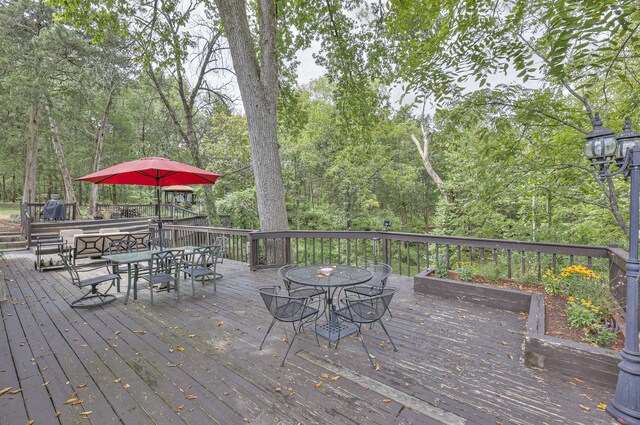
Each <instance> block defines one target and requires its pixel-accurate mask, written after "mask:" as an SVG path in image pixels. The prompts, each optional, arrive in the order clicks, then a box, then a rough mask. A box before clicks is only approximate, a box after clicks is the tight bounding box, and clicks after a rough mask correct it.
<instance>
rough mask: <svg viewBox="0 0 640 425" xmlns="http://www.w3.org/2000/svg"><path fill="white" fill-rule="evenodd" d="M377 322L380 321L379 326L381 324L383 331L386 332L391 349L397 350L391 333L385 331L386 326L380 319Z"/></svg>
mask: <svg viewBox="0 0 640 425" xmlns="http://www.w3.org/2000/svg"><path fill="white" fill-rule="evenodd" d="M378 322H379V323H380V326H382V329H383V330H384V333H386V334H387V337H389V341H391V345H393V351H398V349H397V348H396V345H395V344H394V343H393V340H392V339H391V335H389V332H387V327H386V326H385V325H384V323H382V320H378Z"/></svg>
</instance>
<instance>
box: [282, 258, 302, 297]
mask: <svg viewBox="0 0 640 425" xmlns="http://www.w3.org/2000/svg"><path fill="white" fill-rule="evenodd" d="M295 267H296V265H295V264H285V265H284V266H282V267H280V268H279V269H278V276H280V279H282V282H283V283H284V286H285V287H286V288H287V291H288V292H291V290H292V289H297V288H300V287H302V285H298V284H297V283H294V282H291V281H290V280H289V279H287V277H286V276H287V272H288V271H289V270H291V269H293V268H295Z"/></svg>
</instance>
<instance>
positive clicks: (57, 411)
mask: <svg viewBox="0 0 640 425" xmlns="http://www.w3.org/2000/svg"><path fill="white" fill-rule="evenodd" d="M60 415H62V413H60V411H59V410H56V418H57V417H58V416H60Z"/></svg>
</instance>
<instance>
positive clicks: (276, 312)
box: [258, 286, 320, 366]
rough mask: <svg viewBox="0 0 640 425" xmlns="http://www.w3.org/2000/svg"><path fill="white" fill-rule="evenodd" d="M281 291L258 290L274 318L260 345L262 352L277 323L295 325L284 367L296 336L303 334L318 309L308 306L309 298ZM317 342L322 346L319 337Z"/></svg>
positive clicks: (283, 360)
mask: <svg viewBox="0 0 640 425" xmlns="http://www.w3.org/2000/svg"><path fill="white" fill-rule="evenodd" d="M280 289H281V288H280V286H263V287H260V288H258V292H260V296H261V297H262V300H263V301H264V304H265V306H266V307H267V310H269V313H271V316H273V320H272V321H271V324H270V325H269V329H267V333H265V334H264V338H262V343H261V344H260V348H259V349H260V350H262V346H263V345H264V342H265V340H266V339H267V335H269V332H271V329H272V328H273V325H274V324H275V323H276V322H284V323H291V324H292V325H293V336H292V337H291V341H289V346H288V347H287V352H286V353H285V355H284V358H283V359H282V364H281V365H280V366H284V363H285V361H286V360H287V356H288V355H289V350H291V347H292V346H293V342H294V341H295V339H296V336H297V335H298V334H299V333H300V332H302V329H303V326H304V325H305V323H306V321H307V320H309V319H310V318H311V317H313V316H317V314H318V309H317V308H313V307H309V306H308V303H309V298H308V297H298V296H291V295H285V294H281V293H280ZM287 339H288V338H287ZM316 342H317V343H318V345H319V344H320V343H319V341H318V336H317V335H316Z"/></svg>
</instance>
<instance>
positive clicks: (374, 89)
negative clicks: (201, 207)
mask: <svg viewBox="0 0 640 425" xmlns="http://www.w3.org/2000/svg"><path fill="white" fill-rule="evenodd" d="M1 4H2V7H1V8H0V23H2V24H3V25H0V90H2V93H3V96H2V97H0V140H1V143H0V169H2V170H3V171H2V173H0V174H1V176H0V178H1V179H2V180H1V181H0V184H1V185H2V186H0V189H1V191H2V192H0V194H1V196H0V199H2V201H12V200H15V201H18V202H19V201H20V200H21V196H24V194H25V193H26V192H25V190H23V188H26V187H27V186H29V187H31V188H32V189H30V190H32V191H33V193H32V195H34V198H38V199H40V200H43V199H44V198H46V197H47V196H49V195H50V194H51V193H60V194H65V193H66V188H65V184H64V182H63V177H64V170H65V169H67V170H68V172H69V175H70V176H71V177H78V176H80V175H84V174H87V173H89V172H91V171H92V168H93V167H92V164H94V163H95V159H96V157H99V161H98V162H99V167H100V168H103V167H106V166H109V165H112V164H115V163H118V162H122V161H126V160H131V159H135V158H138V157H141V156H151V155H158V156H168V157H171V158H173V159H177V160H180V161H184V162H188V163H192V164H194V165H196V166H201V167H204V168H207V169H209V170H211V171H216V172H219V173H221V174H223V175H224V177H223V178H221V179H220V180H219V181H218V183H217V184H216V185H215V186H214V187H212V188H211V189H212V191H211V193H209V194H206V196H202V197H201V198H203V199H204V198H208V200H209V202H208V204H209V206H210V208H209V212H210V213H211V216H212V219H213V220H214V223H216V222H215V220H216V214H223V215H229V216H230V217H231V224H232V225H233V226H238V227H249V228H256V227H263V228H266V227H265V226H267V227H268V225H274V226H280V227H281V226H282V223H275V222H273V223H270V224H268V225H267V224H265V222H264V220H263V218H264V216H269V217H273V216H278V217H279V218H280V220H282V219H283V218H284V220H285V222H286V224H287V225H288V226H289V227H292V228H300V229H353V230H369V229H381V228H382V222H383V221H384V220H391V221H392V222H393V225H392V230H402V231H414V232H429V233H440V234H449V235H462V236H477V237H489V238H514V239H523V240H538V241H558V242H567V243H595V244H608V243H611V242H616V243H619V244H622V245H624V244H625V243H626V242H625V239H626V237H625V232H626V222H627V220H628V217H627V214H628V196H627V192H628V184H627V183H626V182H624V181H622V180H621V181H614V180H605V181H604V182H602V181H600V180H599V179H598V178H596V177H597V176H596V175H595V174H594V173H593V170H591V169H590V168H589V166H588V162H587V160H586V159H585V158H584V157H583V155H582V149H581V147H582V144H583V143H584V135H585V134H586V133H587V132H588V131H589V130H590V129H591V122H592V120H593V116H594V114H595V112H596V111H600V112H601V114H602V116H603V118H604V120H605V125H607V126H608V127H611V128H612V129H614V130H620V128H621V126H622V121H623V119H624V117H625V116H627V115H629V116H630V118H631V122H632V124H634V123H635V124H636V127H638V126H640V115H639V114H638V113H637V112H636V105H637V104H638V103H639V100H640V99H639V96H638V94H639V93H640V90H639V88H640V84H639V82H640V81H639V80H638V71H639V63H638V59H637V58H638V57H639V55H638V53H639V52H638V49H639V48H640V47H638V46H640V43H638V41H639V40H638V28H639V26H640V14H639V12H638V6H637V2H633V1H630V0H619V1H614V0H607V1H600V2H592V1H586V0H582V1H579V0H574V1H566V0H547V1H543V0H534V1H528V2H521V1H515V0H509V1H507V0H503V1H497V2H496V1H485V0H474V1H467V2H458V1H448V0H444V1H439V2H431V1H413V2H406V1H394V0H392V1H390V2H388V3H385V4H381V3H379V2H377V1H375V2H374V1H365V0H356V1H350V2H338V1H326V2H299V1H293V0H286V1H277V2H272V1H269V0H263V1H258V2H248V3H245V2H239V3H238V4H239V6H238V5H236V6H237V7H242V8H243V9H242V11H243V13H245V14H246V24H247V26H246V28H244V29H240V30H238V31H239V32H236V33H233V31H232V29H231V28H232V26H233V25H241V24H242V22H230V21H229V19H230V17H229V15H227V16H226V18H225V17H224V16H223V14H224V13H225V12H224V11H225V10H226V13H229V12H230V11H231V10H235V9H233V7H236V6H233V5H231V4H230V3H228V2H226V1H218V2H213V3H212V2H193V3H190V4H189V5H188V4H186V3H182V2H178V1H160V2H157V3H156V6H155V7H154V6H153V5H152V4H142V5H139V6H135V5H134V4H133V3H132V2H128V1H124V0H117V1H110V0H109V1H106V0H93V1H77V0H55V1H52V2H51V3H45V2H41V1H33V0H16V1H2V3H1ZM134 6H135V7H134ZM232 6H233V7H232ZM272 6H275V7H274V8H271V7H272ZM225 8H227V9H225ZM229 8H230V9H229ZM272 18H273V19H272ZM70 24H71V25H70ZM246 30H248V31H249V33H248V34H249V38H246V37H247V35H246V34H247V33H246ZM243 31H245V32H243ZM273 31H275V32H273ZM234 34H235V35H234ZM274 34H275V39H270V38H269V37H271V36H273V35H274ZM233 37H240V38H237V39H235V41H234V39H233ZM242 37H245V38H244V39H242ZM261 37H262V38H261ZM264 37H266V38H264ZM234 43H235V44H234ZM242 43H246V45H245V48H246V50H245V51H244V53H243V55H245V56H244V57H243V56H238V55H237V54H233V55H230V54H229V49H230V48H231V49H235V50H236V53H237V52H238V51H239V49H240V47H239V46H240V45H242ZM233 46H235V47H233ZM311 46H319V48H318V50H317V51H316V52H315V58H316V61H317V63H318V64H320V65H322V66H323V67H324V68H325V70H326V74H325V75H324V76H323V77H321V78H318V79H316V80H313V81H311V82H309V83H308V84H305V85H302V86H301V85H299V84H297V83H296V78H295V77H296V73H297V72H298V71H299V70H300V69H304V65H305V64H299V63H297V61H296V59H295V58H296V53H297V52H298V51H299V50H300V49H303V48H309V47H311ZM268 49H271V50H270V53H269V54H267V50H268ZM242 61H246V63H245V65H244V66H246V67H248V68H246V69H245V70H244V71H242V72H240V71H239V70H238V68H237V67H236V68H234V65H236V66H237V65H238V64H239V63H240V62H242ZM270 61H274V62H270ZM243 72H244V73H245V74H246V75H245V74H243ZM274 73H275V74H274ZM243 75H244V76H243ZM242 78H245V80H244V82H243V83H240V81H241V80H242ZM238 83H239V84H240V93H241V94H242V103H240V102H239V99H238V90H237V89H235V90H234V89H232V86H233V85H235V84H238ZM255 84H259V86H258V85H255ZM243 85H244V88H242V86H243ZM398 86H399V87H401V88H403V92H404V93H405V94H406V95H407V96H406V97H405V98H404V101H405V103H404V106H400V104H399V103H398V99H397V98H396V96H395V95H394V94H393V93H394V91H393V88H394V87H398ZM259 87H262V88H259ZM260 90H264V92H260ZM409 95H411V96H409ZM414 97H415V99H416V102H415V103H412V104H406V101H407V100H408V99H409V98H414ZM430 103H432V104H434V105H435V106H434V107H433V108H431V107H429V104H430ZM261 105H262V106H261ZM264 105H267V106H268V108H265V107H264ZM247 118H249V120H248V121H247ZM267 124H268V125H267ZM264 126H266V127H264ZM269 126H271V127H269ZM263 127H264V128H263ZM267 127H268V128H267ZM101 135H102V137H103V145H102V147H100V144H99V140H100V137H101ZM414 140H416V141H418V146H419V147H420V146H423V145H424V146H426V147H427V148H428V155H427V156H426V158H422V157H421V154H420V153H419V152H418V150H417V149H416V144H415V143H414ZM29 147H30V148H29ZM29 149H31V150H29ZM33 149H35V150H33ZM99 149H101V151H99ZM29 152H31V153H29ZM265 152H269V154H268V155H266V154H265ZM60 153H62V154H63V156H61V155H60ZM98 153H99V155H98ZM29 155H35V158H36V159H35V163H31V165H29V164H30V163H29V161H28V158H29ZM261 161H262V162H261ZM265 162H266V163H269V164H271V165H269V166H277V167H279V168H280V171H279V173H280V174H281V179H282V183H281V186H282V189H283V194H284V196H285V198H284V204H283V208H284V210H283V211H284V212H282V213H275V212H273V211H270V210H269V209H268V208H267V209H266V210H265V209H264V207H265V205H267V204H268V203H269V202H271V200H272V199H275V198H271V197H270V195H267V196H266V197H265V196H264V195H265V193H266V194H268V193H270V189H271V187H272V186H273V187H275V186H278V185H280V183H277V182H276V183H274V182H273V181H272V180H270V178H269V177H265V176H264V175H261V174H260V175H257V174H256V170H262V169H263V168H262V167H264V166H265V165H264V163H265ZM259 163H262V164H263V165H261V166H259V167H258V168H256V164H259ZM28 167H31V168H28ZM33 167H35V168H33ZM425 167H428V168H429V167H430V170H429V172H428V171H427V169H426V168H425ZM27 169H29V170H30V171H27ZM261 172H262V171H258V174H259V173H261ZM276 174H277V173H276ZM25 175H28V176H29V175H30V176H33V179H34V181H33V182H27V183H29V185H26V184H25ZM434 176H437V178H438V179H439V181H434ZM260 182H262V183H260ZM31 185H32V186H31ZM71 186H72V189H73V190H74V195H75V197H76V198H77V200H78V201H79V202H80V203H81V204H83V205H86V204H88V203H89V200H90V199H89V197H90V187H89V186H87V185H83V184H79V183H75V182H74V183H71ZM98 190H99V195H100V198H101V200H100V202H121V203H122V202H132V203H133V202H150V201H151V200H152V196H153V194H152V193H150V192H149V193H148V192H147V191H145V189H144V188H137V187H117V188H115V187H114V188H111V187H101V188H98ZM198 190H199V191H201V190H202V189H201V188H198ZM203 195H204V194H203ZM276 195H277V194H276ZM67 196H69V195H67ZM278 196H279V195H278ZM276 197H277V196H276ZM261 203H262V204H261ZM261 205H262V206H261Z"/></svg>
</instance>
